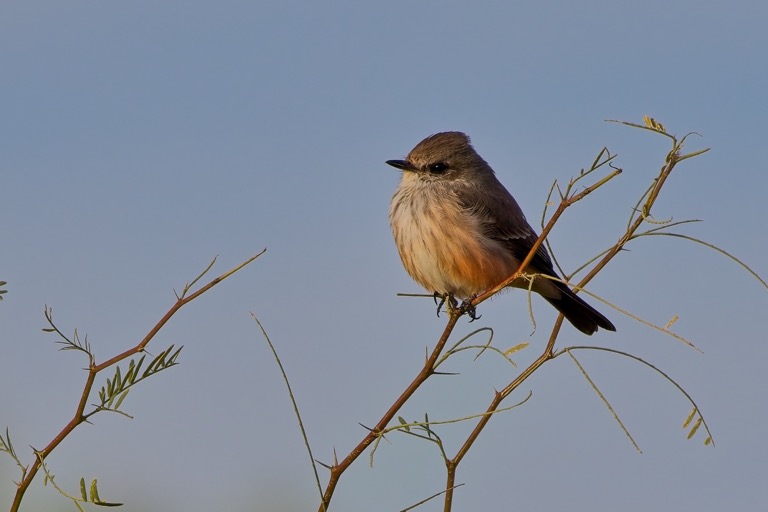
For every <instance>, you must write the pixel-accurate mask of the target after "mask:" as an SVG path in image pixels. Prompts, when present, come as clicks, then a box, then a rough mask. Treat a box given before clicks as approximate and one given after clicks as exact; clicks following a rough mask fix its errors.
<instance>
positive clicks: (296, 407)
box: [251, 313, 323, 499]
mask: <svg viewBox="0 0 768 512" xmlns="http://www.w3.org/2000/svg"><path fill="white" fill-rule="evenodd" d="M251 317H252V318H253V319H254V320H255V321H256V323H257V324H258V326H259V329H261V334H262V336H264V339H265V340H267V344H268V345H269V349H270V350H271V351H272V355H273V356H274V357H275V361H277V366H278V367H279V368H280V373H281V374H282V376H283V381H284V382H285V387H286V388H287V389H288V396H289V397H290V399H291V404H293V412H294V414H296V420H297V421H298V422H299V429H300V430H301V437H303V438H304V446H305V447H306V448H307V453H308V454H309V462H310V464H312V471H313V472H314V473H315V482H316V483H317V491H318V493H319V494H320V498H321V499H322V497H323V487H322V485H321V484H320V475H319V474H318V473H317V464H315V457H314V456H313V455H312V447H311V446H310V444H309V437H308V436H307V430H306V429H305V428H304V422H303V421H302V419H301V413H300V412H299V405H298V404H297V403H296V397H295V396H294V395H293V389H291V383H290V381H289V380H288V374H287V373H286V372H285V368H283V362H282V361H281V360H280V356H278V355H277V350H276V349H275V346H274V345H273V344H272V340H271V339H270V338H269V335H268V334H267V331H266V330H265V329H264V326H263V325H262V324H261V321H260V320H259V319H258V317H257V316H256V315H255V314H253V313H251Z"/></svg>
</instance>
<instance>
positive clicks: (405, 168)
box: [387, 160, 416, 171]
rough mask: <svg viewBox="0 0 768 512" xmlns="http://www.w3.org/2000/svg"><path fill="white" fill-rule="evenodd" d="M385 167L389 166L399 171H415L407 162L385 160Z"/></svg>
mask: <svg viewBox="0 0 768 512" xmlns="http://www.w3.org/2000/svg"><path fill="white" fill-rule="evenodd" d="M387 165H391V166H392V167H395V168H397V169H400V170H401V171H415V170H416V167H414V166H413V164H412V163H411V162H409V161H408V160H387Z"/></svg>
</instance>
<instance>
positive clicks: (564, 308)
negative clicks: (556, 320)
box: [544, 281, 616, 334]
mask: <svg viewBox="0 0 768 512" xmlns="http://www.w3.org/2000/svg"><path fill="white" fill-rule="evenodd" d="M550 282H551V283H553V284H555V285H556V286H557V288H558V289H559V291H560V296H559V297H556V298H554V297H547V296H546V295H544V298H545V299H547V302H549V303H550V304H552V305H553V306H554V307H555V308H556V309H557V310H558V311H559V312H561V313H562V314H563V316H564V317H565V318H566V320H568V321H569V322H571V323H572V324H573V326H574V327H575V328H577V329H578V330H580V331H581V332H583V333H584V334H594V332H595V331H597V328H598V327H602V328H603V329H606V330H608V331H615V330H616V327H614V326H613V324H612V323H611V322H610V320H608V319H607V318H605V317H604V316H603V315H602V314H601V313H600V312H599V311H597V310H596V309H595V308H593V307H592V306H590V305H589V304H587V303H586V302H584V301H583V300H582V299H580V298H579V296H578V295H576V294H575V293H573V291H572V290H571V289H570V288H568V286H567V285H566V284H564V283H561V282H559V281H550Z"/></svg>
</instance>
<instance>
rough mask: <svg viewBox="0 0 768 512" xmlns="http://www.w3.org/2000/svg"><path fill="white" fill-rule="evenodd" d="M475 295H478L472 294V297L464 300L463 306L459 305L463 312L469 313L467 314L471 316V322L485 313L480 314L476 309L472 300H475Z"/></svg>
mask: <svg viewBox="0 0 768 512" xmlns="http://www.w3.org/2000/svg"><path fill="white" fill-rule="evenodd" d="M475 297H477V295H472V296H470V297H467V298H466V299H464V300H463V301H462V303H461V306H460V307H459V311H460V312H461V313H466V314H467V316H468V317H469V322H470V323H472V322H474V321H475V320H477V319H478V318H480V317H481V316H483V315H478V314H477V309H475V306H473V305H472V301H473V300H475Z"/></svg>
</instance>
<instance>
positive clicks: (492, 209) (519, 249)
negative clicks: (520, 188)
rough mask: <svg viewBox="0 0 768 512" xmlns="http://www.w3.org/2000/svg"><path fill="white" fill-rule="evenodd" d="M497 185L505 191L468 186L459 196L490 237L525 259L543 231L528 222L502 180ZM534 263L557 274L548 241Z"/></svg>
mask: <svg viewBox="0 0 768 512" xmlns="http://www.w3.org/2000/svg"><path fill="white" fill-rule="evenodd" d="M494 180H495V177H494ZM495 185H496V186H495V190H500V191H503V192H504V193H503V194H500V193H496V194H494V195H491V194H488V193H487V192H485V191H479V190H477V189H475V188H468V189H466V190H462V196H461V197H460V198H459V200H460V202H461V205H462V208H465V209H467V210H470V211H472V213H473V214H475V215H477V216H478V217H479V218H480V219H482V224H483V228H484V230H485V235H486V236H487V237H488V238H490V239H492V240H496V241H498V242H500V243H501V244H503V245H504V247H506V248H507V249H508V250H509V252H510V253H512V255H513V256H514V257H515V259H517V260H518V261H520V262H522V261H523V260H524V259H525V258H526V257H527V256H528V253H529V252H530V251H531V248H532V247H533V244H535V243H536V240H538V238H539V235H538V234H537V233H536V232H535V231H534V230H533V228H532V227H531V226H530V224H528V221H527V220H526V218H525V215H524V214H523V211H522V210H521V209H520V206H519V205H518V204H517V201H515V198H514V197H512V195H511V194H510V193H509V192H507V190H506V189H505V188H504V186H503V185H502V184H501V183H499V182H498V181H496V183H495ZM530 267H531V271H533V272H540V273H543V274H548V275H551V276H553V277H557V274H556V273H555V270H554V268H553V267H552V260H551V259H550V257H549V253H548V252H547V249H546V247H544V244H541V245H540V246H539V248H538V249H537V250H536V254H535V255H534V256H533V259H532V260H531V263H530Z"/></svg>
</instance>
